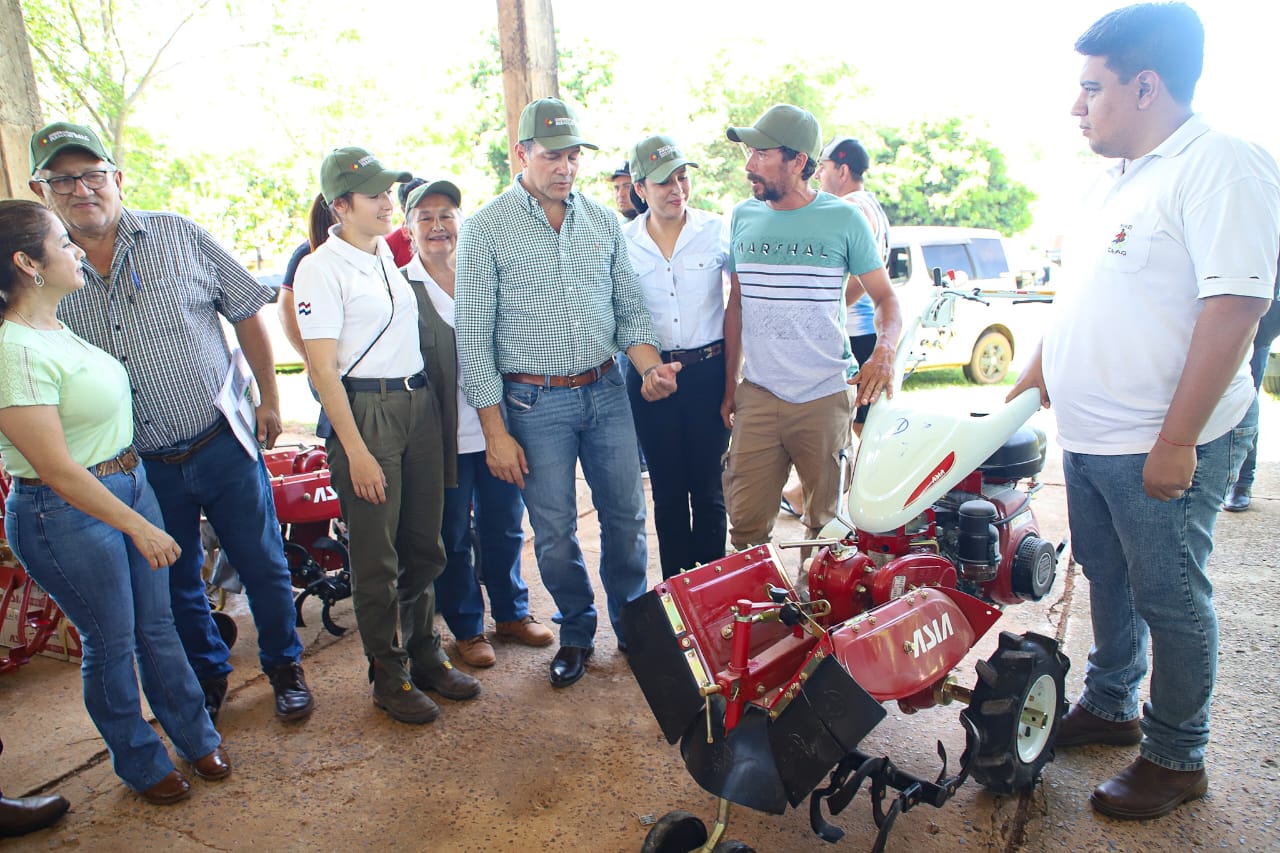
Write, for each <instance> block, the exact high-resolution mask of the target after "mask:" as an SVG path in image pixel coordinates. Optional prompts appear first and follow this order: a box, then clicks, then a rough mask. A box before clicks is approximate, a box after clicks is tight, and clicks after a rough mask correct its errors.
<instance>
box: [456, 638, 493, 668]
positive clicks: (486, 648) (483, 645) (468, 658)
mask: <svg viewBox="0 0 1280 853" xmlns="http://www.w3.org/2000/svg"><path fill="white" fill-rule="evenodd" d="M457 645H458V657H460V658H462V660H463V661H465V662H466V664H467V666H474V667H477V668H479V669H483V668H485V667H488V666H493V665H494V664H495V663H497V662H498V656H497V655H496V654H494V652H493V644H492V643H490V642H489V638H488V637H486V636H485V635H484V634H480V635H478V636H475V637H472V638H471V639H469V640H458V642H457Z"/></svg>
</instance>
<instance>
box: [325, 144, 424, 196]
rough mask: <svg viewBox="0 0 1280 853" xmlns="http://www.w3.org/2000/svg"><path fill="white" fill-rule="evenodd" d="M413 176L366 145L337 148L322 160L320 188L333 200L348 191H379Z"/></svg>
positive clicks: (365, 192) (411, 178) (369, 192)
mask: <svg viewBox="0 0 1280 853" xmlns="http://www.w3.org/2000/svg"><path fill="white" fill-rule="evenodd" d="M412 180H413V175H411V174H409V173H408V172H397V171H396V170H394V169H388V168H387V167H386V166H384V165H382V164H381V163H380V162H378V158H377V157H374V156H373V155H372V154H370V153H369V152H368V151H365V150H364V149H363V148H335V149H333V151H331V152H329V156H328V157H325V158H324V162H323V163H321V164H320V192H322V193H323V194H324V200H325V201H327V202H328V203H329V204H333V202H334V199H336V198H337V197H338V196H341V195H346V194H347V193H359V194H360V195H377V194H378V193H381V192H386V191H387V190H389V189H391V185H392V184H395V183H404V182H405V181H412Z"/></svg>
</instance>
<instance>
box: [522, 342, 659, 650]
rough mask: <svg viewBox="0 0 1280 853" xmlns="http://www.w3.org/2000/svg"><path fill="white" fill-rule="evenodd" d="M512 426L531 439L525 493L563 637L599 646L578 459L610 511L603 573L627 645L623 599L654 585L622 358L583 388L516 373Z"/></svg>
mask: <svg viewBox="0 0 1280 853" xmlns="http://www.w3.org/2000/svg"><path fill="white" fill-rule="evenodd" d="M505 396H506V404H507V405H506V409H507V426H508V429H509V430H510V431H511V435H512V437H513V438H515V440H516V441H518V442H519V443H520V446H521V447H523V448H524V453H525V460H526V461H527V462H528V465H529V473H528V474H526V475H525V476H524V502H525V506H527V507H528V508H529V522H530V524H531V525H532V526H533V536H534V538H533V548H534V553H535V554H536V555H537V557H538V570H539V571H540V572H541V573H542V583H543V585H544V586H545V587H546V588H547V591H548V592H550V593H551V597H552V598H553V599H554V600H555V603H556V607H557V608H559V612H558V613H557V614H556V615H555V617H554V621H555V622H557V623H558V624H559V625H560V644H561V645H567V646H591V645H592V643H593V638H594V637H595V633H596V607H595V596H594V594H593V593H592V590H591V581H590V579H589V578H588V576H587V566H586V562H585V561H584V560H583V557H582V549H581V548H580V547H579V545H578V535H577V531H578V501H577V486H576V483H575V479H576V475H577V464H578V462H579V460H581V462H582V473H583V475H584V476H585V477H586V478H587V485H588V486H590V487H591V502H592V504H594V505H595V508H596V513H597V514H598V516H599V519H600V579H601V581H602V582H603V584H604V590H605V596H606V598H607V599H608V603H609V620H610V621H611V622H612V623H613V629H614V631H615V632H616V633H617V636H618V641H619V643H621V644H623V645H625V638H624V637H623V635H622V625H621V621H620V616H621V612H622V606H623V605H624V604H626V603H627V602H628V601H631V600H633V599H636V598H639V597H640V596H641V595H643V594H644V592H645V590H646V588H647V583H648V582H647V579H646V577H645V567H646V564H647V562H648V559H649V554H648V548H647V545H646V542H645V529H644V494H643V492H642V490H641V485H640V459H639V455H638V453H637V451H636V431H635V427H634V426H633V425H632V422H631V406H630V404H629V403H628V402H627V390H626V387H625V383H624V381H623V378H622V371H621V370H618V369H617V368H616V367H615V368H614V369H612V370H610V371H609V372H608V373H606V374H605V375H604V376H602V377H600V379H598V380H596V381H595V382H593V383H591V384H590V385H584V386H582V387H581V388H552V387H550V386H547V385H526V384H524V383H519V382H510V381H508V382H507V383H506V395H505Z"/></svg>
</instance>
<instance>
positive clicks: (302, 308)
mask: <svg viewBox="0 0 1280 853" xmlns="http://www.w3.org/2000/svg"><path fill="white" fill-rule="evenodd" d="M310 314H311V303H310V302H299V303H298V316H299V317H306V316H309V315H310Z"/></svg>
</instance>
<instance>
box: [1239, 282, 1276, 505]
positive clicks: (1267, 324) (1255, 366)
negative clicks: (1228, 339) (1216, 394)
mask: <svg viewBox="0 0 1280 853" xmlns="http://www.w3.org/2000/svg"><path fill="white" fill-rule="evenodd" d="M1278 336H1280V302H1272V303H1271V307H1270V308H1269V309H1268V310H1267V313H1266V314H1264V315H1263V316H1262V319H1261V320H1259V321H1258V331H1257V333H1256V334H1255V335H1254V336H1253V354H1252V355H1251V356H1250V358H1249V372H1250V373H1252V374H1253V390H1255V391H1260V390H1261V389H1262V376H1263V374H1264V373H1266V370H1267V356H1268V355H1269V354H1270V352H1271V342H1272V341H1274V340H1275V339H1276V337H1278ZM1257 468H1258V436H1257V435H1254V437H1253V441H1252V442H1251V443H1250V445H1249V452H1248V454H1247V455H1246V456H1245V458H1244V462H1243V464H1241V466H1240V473H1239V475H1238V476H1237V477H1236V478H1235V479H1236V482H1237V483H1238V484H1239V485H1240V486H1242V487H1244V488H1246V489H1252V488H1253V476H1254V472H1255V471H1256V470H1257Z"/></svg>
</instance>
